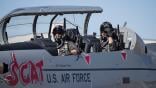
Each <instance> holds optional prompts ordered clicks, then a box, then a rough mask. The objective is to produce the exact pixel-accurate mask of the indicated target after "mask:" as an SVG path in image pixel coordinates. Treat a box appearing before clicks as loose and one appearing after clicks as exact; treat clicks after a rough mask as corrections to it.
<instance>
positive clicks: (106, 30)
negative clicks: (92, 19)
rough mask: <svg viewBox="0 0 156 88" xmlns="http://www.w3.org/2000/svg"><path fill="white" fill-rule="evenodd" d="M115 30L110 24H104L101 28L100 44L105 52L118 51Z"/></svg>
mask: <svg viewBox="0 0 156 88" xmlns="http://www.w3.org/2000/svg"><path fill="white" fill-rule="evenodd" d="M113 33H114V28H113V27H112V24H111V23H110V22H107V21H106V22H103V23H102V24H101V26H100V42H101V47H102V49H103V51H115V50H117V45H116V41H115V38H114V36H113V35H114V34H113Z"/></svg>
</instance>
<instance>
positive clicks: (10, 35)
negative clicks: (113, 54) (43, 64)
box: [0, 7, 145, 56]
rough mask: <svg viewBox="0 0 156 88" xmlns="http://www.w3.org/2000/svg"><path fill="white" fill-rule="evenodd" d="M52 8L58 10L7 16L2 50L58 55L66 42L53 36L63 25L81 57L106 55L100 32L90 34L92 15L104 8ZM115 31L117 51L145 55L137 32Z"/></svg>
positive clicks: (117, 29)
mask: <svg viewBox="0 0 156 88" xmlns="http://www.w3.org/2000/svg"><path fill="white" fill-rule="evenodd" d="M52 8H54V7H45V8H44V7H38V8H31V9H30V8H25V9H17V10H15V11H13V12H12V13H10V14H9V15H7V16H6V17H4V18H3V19H2V21H1V23H0V24H1V36H0V38H1V39H0V43H1V49H0V50H26V49H45V50H47V51H48V52H49V53H50V54H51V55H54V56H57V55H58V53H59V52H58V50H57V49H58V48H60V47H61V46H62V45H63V44H64V43H65V41H62V40H61V41H60V43H59V44H58V43H57V42H56V39H55V37H54V35H53V30H54V28H55V27H56V26H58V25H60V26H62V29H63V31H64V36H65V37H62V38H64V39H67V40H68V41H69V40H70V41H72V42H73V44H72V46H73V45H74V46H75V47H76V48H77V54H80V53H81V52H85V53H91V52H102V49H101V44H100V39H99V38H97V36H96V33H94V34H93V35H88V34H87V31H88V30H89V29H88V23H89V19H90V17H91V14H93V13H101V12H102V9H101V8H99V7H93V8H92V7H83V8H85V9H81V8H79V7H74V8H73V9H74V10H73V9H71V8H70V7H67V8H63V7H59V8H58V9H52ZM115 29H116V30H115V31H114V34H115V36H116V42H117V44H116V47H117V49H116V50H115V51H120V50H123V49H128V50H133V49H135V50H136V51H138V52H143V53H144V51H145V50H144V47H145V46H144V44H143V42H142V41H141V39H140V38H139V37H138V35H137V34H136V33H135V32H132V31H131V30H129V29H127V28H125V27H123V28H122V27H119V26H117V27H116V28H115ZM64 49H65V48H64ZM67 49H68V47H67ZM64 52H65V51H64ZM69 53H70V54H71V52H69Z"/></svg>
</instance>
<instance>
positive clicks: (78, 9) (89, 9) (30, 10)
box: [0, 6, 103, 23]
mask: <svg viewBox="0 0 156 88" xmlns="http://www.w3.org/2000/svg"><path fill="white" fill-rule="evenodd" d="M102 11H103V10H102V8H100V7H93V6H40V7H27V8H18V9H15V10H13V11H12V12H11V13H9V14H8V15H6V16H5V17H4V18H3V19H2V20H4V19H6V18H8V17H12V16H20V15H36V14H38V15H39V14H45V15H46V14H78V13H80V14H83V13H101V12H102ZM2 20H1V21H2ZM0 23H1V22H0Z"/></svg>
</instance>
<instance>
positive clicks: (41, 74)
mask: <svg viewBox="0 0 156 88" xmlns="http://www.w3.org/2000/svg"><path fill="white" fill-rule="evenodd" d="M36 67H38V68H39V74H40V80H41V81H43V73H42V67H43V60H41V61H39V62H38V63H36Z"/></svg>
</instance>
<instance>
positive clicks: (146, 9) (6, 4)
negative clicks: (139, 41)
mask: <svg viewBox="0 0 156 88" xmlns="http://www.w3.org/2000/svg"><path fill="white" fill-rule="evenodd" d="M46 5H73V6H75V5H76V6H100V7H102V8H103V13H102V14H96V15H93V16H92V17H91V20H90V25H89V26H90V27H89V32H93V31H95V32H98V33H99V26H100V24H101V23H102V22H103V21H110V22H111V23H112V24H113V26H114V27H115V26H116V25H117V24H119V25H121V26H122V25H123V24H124V22H125V21H127V27H129V28H131V29H133V30H134V31H135V32H137V33H138V34H139V35H140V36H141V37H142V38H144V39H156V0H1V1H0V7H1V8H0V11H1V12H0V18H2V17H3V16H4V15H6V14H7V13H9V12H10V11H11V10H13V9H15V8H20V7H30V6H46Z"/></svg>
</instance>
